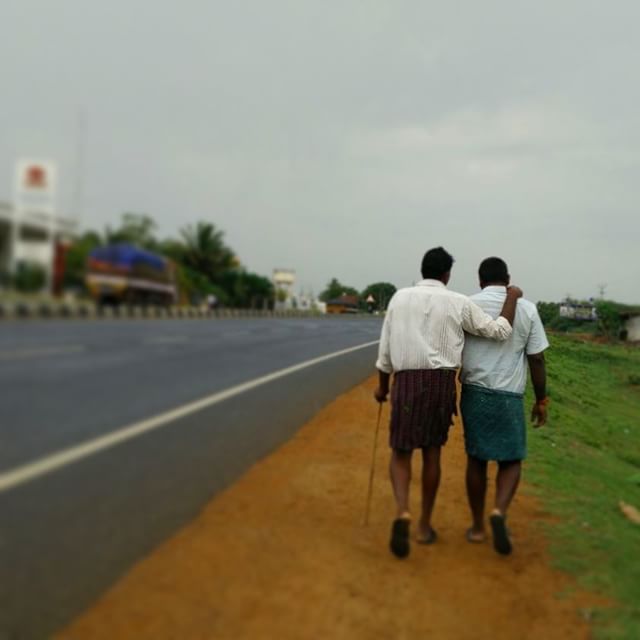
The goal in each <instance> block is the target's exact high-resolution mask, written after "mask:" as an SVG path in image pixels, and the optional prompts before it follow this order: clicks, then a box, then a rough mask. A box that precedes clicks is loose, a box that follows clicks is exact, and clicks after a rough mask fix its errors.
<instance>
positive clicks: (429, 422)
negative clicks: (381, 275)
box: [374, 247, 522, 558]
mask: <svg viewBox="0 0 640 640" xmlns="http://www.w3.org/2000/svg"><path fill="white" fill-rule="evenodd" d="M452 265H453V258H452V256H451V255H450V254H449V253H447V252H446V251H445V250H444V249H443V248H442V247H437V248H435V249H431V250H429V251H427V252H426V254H425V255H424V258H423V260H422V265H421V271H422V277H423V280H422V281H420V282H418V284H417V285H415V286H413V287H407V288H406V289H400V290H399V291H397V292H396V293H395V294H394V296H393V298H392V299H391V301H390V302H389V306H388V309H387V313H386V316H385V320H384V324H383V327H382V334H381V337H380V346H379V352H378V360H377V362H376V367H377V369H378V371H379V386H378V388H377V389H376V391H375V393H374V396H375V399H376V400H377V401H378V402H384V401H385V400H386V399H387V396H388V394H389V383H390V378H391V375H393V388H392V390H391V422H390V436H389V443H390V446H391V449H392V453H391V462H390V466H389V471H390V475H391V484H392V488H393V493H394V496H395V501H396V517H395V520H394V521H393V525H392V529H391V541H390V548H391V551H392V553H394V554H395V555H396V556H397V557H399V558H404V557H406V556H407V555H408V554H409V528H410V521H411V514H410V510H409V484H410V479H411V458H412V454H413V451H414V449H420V450H421V451H422V460H423V465H422V512H421V516H420V520H419V523H418V535H417V541H418V542H421V543H423V544H431V543H433V542H435V540H436V532H435V529H434V528H433V527H432V525H431V515H432V512H433V506H434V503H435V499H436V494H437V491H438V486H439V483H440V450H441V447H442V446H444V444H445V443H446V441H447V437H448V433H449V427H450V426H451V424H452V422H453V419H452V417H453V415H454V413H455V411H456V386H455V385H456V383H455V376H456V371H457V369H458V368H459V367H460V362H461V355H462V347H463V345H464V339H465V332H468V333H472V334H475V335H479V336H483V337H485V338H491V339H494V340H506V339H507V338H509V337H510V335H511V333H512V328H511V324H512V323H513V319H514V316H515V308H516V301H517V299H518V298H519V297H521V296H522V291H520V289H518V288H517V287H510V288H509V290H508V291H507V293H506V294H505V300H504V304H503V305H502V306H501V310H500V314H499V316H500V317H498V318H496V319H494V318H492V317H491V316H489V315H487V314H486V313H485V312H484V311H482V309H480V307H478V306H477V305H476V304H474V303H473V302H472V301H471V300H470V299H469V298H467V297H466V296H464V295H462V294H459V293H455V292H453V291H450V290H449V289H447V283H448V282H449V278H450V277H451V267H452Z"/></svg>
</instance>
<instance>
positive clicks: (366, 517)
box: [362, 402, 382, 527]
mask: <svg viewBox="0 0 640 640" xmlns="http://www.w3.org/2000/svg"><path fill="white" fill-rule="evenodd" d="M381 415H382V402H380V403H379V406H378V421H377V422H376V431H375V434H374V436H373V455H372V456H371V470H370V472H369V490H368V492H367V505H366V508H365V512H364V521H363V523H362V525H363V526H364V527H366V526H367V525H368V524H369V511H371V493H372V491H373V474H374V472H375V468H376V451H377V449H378V431H379V430H380V416H381Z"/></svg>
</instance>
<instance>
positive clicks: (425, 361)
mask: <svg viewBox="0 0 640 640" xmlns="http://www.w3.org/2000/svg"><path fill="white" fill-rule="evenodd" d="M465 331H468V332H470V333H475V334H478V335H481V336H484V337H486V338H494V339H497V340H506V339H507V338H508V337H509V336H510V335H511V332H512V329H511V325H510V324H509V322H508V321H507V320H506V319H505V318H502V317H500V318H498V319H497V320H494V319H493V318H492V317H491V316H489V315H487V314H486V313H485V312H484V311H482V309H480V307H478V305H476V304H474V303H473V302H471V300H470V299H469V298H467V296H463V295H462V294H461V293H455V292H454V291H449V289H447V288H446V287H445V286H444V284H443V283H442V282H440V281H439V280H422V281H421V282H418V284H417V285H416V286H414V287H407V288H406V289H400V290H399V291H396V293H395V294H394V295H393V297H392V298H391V301H390V302H389V307H388V308H387V314H386V316H385V319H384V324H383V326H382V335H381V336H380V347H379V350H378V360H377V362H376V367H377V368H378V369H379V370H380V371H384V372H385V373H393V372H394V371H405V370H407V369H457V368H458V367H459V366H460V361H461V356H462V347H463V345H464V332H465Z"/></svg>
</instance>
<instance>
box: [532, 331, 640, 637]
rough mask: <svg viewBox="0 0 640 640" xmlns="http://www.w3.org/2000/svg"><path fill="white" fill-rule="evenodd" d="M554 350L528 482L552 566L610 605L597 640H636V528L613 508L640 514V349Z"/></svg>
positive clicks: (561, 344) (639, 537) (639, 541)
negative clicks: (542, 510) (546, 517)
mask: <svg viewBox="0 0 640 640" xmlns="http://www.w3.org/2000/svg"><path fill="white" fill-rule="evenodd" d="M550 342H551V348H550V349H549V351H548V352H547V374H548V393H549V396H550V398H551V405H550V407H549V423H548V424H547V425H546V426H545V427H543V428H542V429H539V430H533V429H530V430H529V433H528V436H529V459H530V462H529V463H528V464H527V479H528V480H529V482H530V484H531V485H532V486H533V487H534V491H535V492H536V494H538V495H539V496H540V498H541V499H542V501H543V503H544V504H545V507H546V508H547V510H548V511H549V512H550V513H551V515H553V516H557V518H554V519H553V524H548V525H545V526H546V528H547V530H548V535H549V538H550V543H551V553H552V556H553V558H554V562H555V564H556V566H557V567H558V568H560V569H562V570H565V571H568V572H570V573H572V574H574V575H575V576H577V578H578V580H579V582H580V583H581V584H582V585H584V586H585V587H587V588H589V589H592V590H595V591H597V592H600V593H602V594H603V595H605V596H608V597H610V598H612V599H613V600H615V601H616V605H615V606H613V607H611V608H602V609H599V610H597V611H596V612H595V615H594V621H595V633H596V637H597V638H606V639H607V640H609V639H622V638H624V639H627V638H628V639H629V640H631V639H632V638H633V639H637V638H640V526H639V525H637V524H634V523H633V522H631V521H629V520H628V519H627V518H626V517H625V516H624V515H623V514H622V512H621V511H620V508H619V502H620V501H624V502H626V503H628V504H631V505H634V506H635V507H637V508H638V509H640V386H636V383H635V382H633V383H632V382H631V379H632V377H633V376H635V375H636V374H635V372H637V371H640V349H637V348H629V347H626V346H618V345H616V346H611V345H602V344H595V343H591V342H588V341H587V342H585V341H581V340H575V339H572V338H570V337H562V336H550ZM639 377H640V376H639ZM532 402H533V394H532V391H531V388H529V389H528V390H527V407H530V406H531V404H532Z"/></svg>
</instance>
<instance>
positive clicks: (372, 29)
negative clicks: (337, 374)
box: [0, 0, 640, 302]
mask: <svg viewBox="0 0 640 640" xmlns="http://www.w3.org/2000/svg"><path fill="white" fill-rule="evenodd" d="M441 4H442V3H424V2H393V3H392V2H374V1H372V2H367V3H365V2H324V3H317V2H282V1H271V2H268V3H262V2H237V3H219V2H204V1H202V2H196V1H195V0H192V1H187V2H182V3H180V4H178V3H169V2H166V3H157V2H150V1H148V0H144V1H143V0H138V1H133V2H131V1H128V2H123V1H122V0H112V1H111V2H109V3H98V2H86V1H84V0H73V1H72V0H59V1H58V2H55V3H52V2H46V1H45V0H40V1H35V0H22V1H20V2H18V1H17V0H16V1H14V2H4V3H3V4H2V7H1V8H0V20H1V21H2V24H3V25H5V26H6V28H5V33H4V35H3V39H2V41H1V42H0V77H1V78H2V79H3V89H4V91H3V99H2V101H0V176H4V178H3V179H2V180H3V183H4V185H5V187H4V188H0V198H2V197H10V190H11V174H12V170H13V163H14V160H15V159H16V157H19V156H30V155H35V156H45V157H51V158H54V159H55V160H56V161H57V162H58V163H59V165H60V176H61V193H60V198H59V207H60V208H61V209H63V210H68V209H69V208H71V207H72V202H73V199H72V193H73V181H74V176H75V172H76V167H75V145H76V140H75V138H76V131H75V121H76V117H77V113H78V110H79V109H83V110H84V111H85V112H86V114H87V119H88V136H87V152H88V155H87V166H86V170H87V183H86V198H85V211H84V223H85V225H87V226H100V225H103V224H105V223H107V222H113V220H114V219H115V218H116V217H117V216H118V215H119V214H120V213H121V212H122V211H125V210H138V211H143V212H148V213H150V214H152V215H154V217H156V219H157V220H158V221H159V222H160V225H161V229H162V232H163V233H165V234H169V233H173V232H175V230H176V229H178V228H179V227H180V226H182V225H183V224H184V223H186V222H190V221H193V220H195V219H197V218H206V219H209V220H211V221H213V222H215V223H216V224H217V225H218V226H219V227H221V228H222V229H224V230H226V232H227V239H228V241H229V243H230V244H231V245H232V246H233V247H234V248H235V249H236V250H237V251H238V253H239V255H240V257H241V259H242V260H243V261H244V263H245V264H246V265H247V266H248V267H249V268H251V269H255V270H258V271H262V272H264V273H268V272H270V270H271V269H272V268H273V267H275V266H288V267H291V268H294V269H296V271H297V272H298V275H299V281H300V285H301V286H304V287H305V288H311V287H312V288H314V289H315V291H316V292H317V291H319V289H321V288H322V287H323V285H324V284H325V283H326V281H327V280H328V279H329V278H330V277H331V276H334V275H335V276H337V277H339V278H340V279H341V280H343V281H345V282H347V283H349V284H353V285H355V286H359V287H361V286H364V285H366V284H368V283H369V282H372V281H375V280H380V279H385V280H391V281H392V282H394V283H396V284H397V285H405V284H410V283H411V281H412V280H414V279H417V278H418V277H419V276H418V265H419V261H420V258H421V255H422V253H423V252H424V250H425V249H427V248H429V247H430V246H433V245H436V244H443V245H444V246H445V247H447V248H448V249H449V250H450V251H451V252H452V253H453V254H454V255H455V256H456V259H457V262H456V268H455V273H454V278H453V281H452V286H453V287H454V288H457V289H459V290H462V291H465V292H470V291H472V290H474V289H475V287H476V283H475V269H476V266H477V263H478V262H479V260H481V259H482V258H483V257H486V256H487V255H491V254H498V255H501V256H503V257H504V258H505V259H506V260H507V261H508V262H509V264H510V267H511V271H512V274H513V277H514V280H517V282H518V283H519V284H521V285H522V286H523V288H524V289H525V292H526V294H527V295H528V297H530V298H532V299H534V300H536V299H558V298H560V297H561V296H563V295H564V294H566V293H572V294H573V295H580V296H590V295H595V294H596V292H597V284H598V283H600V282H606V283H608V289H607V293H608V294H609V295H610V296H612V297H615V298H617V299H619V300H622V301H630V302H637V301H638V294H637V293H636V292H637V290H638V288H637V285H636V282H637V280H638V276H639V275H640V274H639V269H638V266H637V257H636V254H637V250H636V248H635V244H636V242H637V238H638V231H639V230H640V229H639V227H640V222H638V216H637V215H636V204H637V199H638V198H637V195H636V193H637V189H636V182H637V177H636V176H637V175H638V169H639V168H640V166H639V165H640V157H639V152H640V135H639V131H640V128H639V126H638V125H639V124H640V116H638V114H637V107H636V105H637V102H638V98H639V97H640V90H639V88H638V85H637V82H635V74H634V71H635V69H637V68H638V62H640V60H639V58H640V45H638V43H637V37H636V34H635V25H636V24H637V21H638V18H639V17H640V10H639V9H638V8H637V5H636V3H633V2H612V3H608V4H607V5H606V6H605V5H604V4H603V3H599V2H563V3H557V2H539V3H536V4H535V6H532V5H531V3H524V2H485V3H476V2H460V3H449V5H448V6H447V7H443V6H441ZM1 184H2V183H0V185H1ZM3 191H6V193H3Z"/></svg>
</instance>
